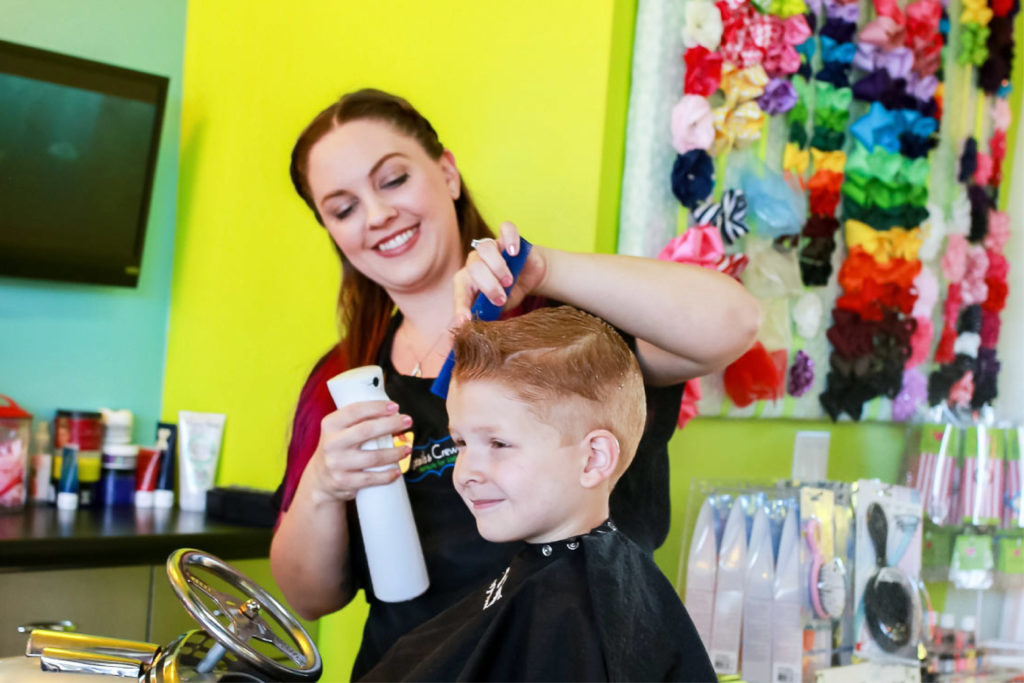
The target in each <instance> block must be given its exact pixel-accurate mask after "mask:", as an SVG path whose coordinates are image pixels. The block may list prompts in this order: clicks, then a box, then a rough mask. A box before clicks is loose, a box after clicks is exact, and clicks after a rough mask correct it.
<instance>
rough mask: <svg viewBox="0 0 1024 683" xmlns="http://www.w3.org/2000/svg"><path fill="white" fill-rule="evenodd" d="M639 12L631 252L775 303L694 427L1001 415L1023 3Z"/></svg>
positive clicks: (710, 4) (625, 246)
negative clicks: (724, 421) (724, 280)
mask: <svg viewBox="0 0 1024 683" xmlns="http://www.w3.org/2000/svg"><path fill="white" fill-rule="evenodd" d="M638 10H639V11H638V15H637V32H636V40H635V47H634V66H633V86H632V93H631V100H630V112H629V122H628V129H627V151H626V171H625V176H624V184H623V202H622V209H621V211H622V213H621V223H620V224H621V225H622V232H621V236H620V244H619V250H620V251H621V252H624V253H636V254H647V255H654V254H657V255H658V256H659V257H660V258H664V259H670V260H675V261H683V262H689V263H695V264H698V265H701V266H703V267H708V268H716V269H718V270H721V271H723V272H725V273H727V274H729V275H732V276H733V277H736V278H737V279H738V280H740V281H741V282H743V284H744V285H745V286H746V287H747V288H748V290H749V291H751V292H752V293H753V294H754V295H755V296H757V297H758V299H759V300H760V301H761V304H762V310H763V324H762V328H761V331H760V333H759V336H758V340H757V342H756V343H755V345H754V346H753V348H751V349H750V350H749V351H748V352H747V353H746V354H745V355H744V356H743V357H741V358H740V359H739V360H737V361H736V362H734V363H733V364H732V365H730V366H729V367H728V368H726V369H725V370H724V372H722V373H720V374H719V375H714V376H710V377H706V378H703V379H702V380H701V383H700V386H699V387H698V386H696V383H691V385H690V386H689V387H688V391H687V403H688V405H687V406H685V407H684V413H683V414H682V415H681V422H682V421H685V419H687V418H688V417H689V416H692V415H693V414H698V413H699V414H702V415H720V416H736V417H743V416H759V417H805V418H818V417H822V416H825V415H827V416H828V417H830V418H831V419H833V420H837V419H846V418H849V419H854V420H860V419H878V420H896V421H903V420H907V419H909V418H911V417H912V416H913V415H914V414H915V413H916V412H917V411H919V410H921V409H923V408H925V407H927V406H929V405H937V404H940V403H945V404H947V405H948V406H949V407H951V408H961V409H967V410H970V409H977V408H980V407H982V406H987V405H992V404H993V402H994V401H995V400H996V398H997V396H998V393H999V391H998V387H999V371H1000V359H999V357H998V353H997V348H998V341H999V338H1000V328H1001V324H1000V323H1001V315H1002V312H1003V310H1004V308H1005V306H1006V300H1007V295H1008V289H1009V288H1008V285H1007V276H1008V272H1009V268H1010V264H1009V261H1008V259H1007V257H1006V254H1005V253H1004V250H1005V247H1006V245H1007V241H1008V238H1009V235H1010V225H1011V220H1010V218H1011V217H1010V214H1008V213H1007V211H1006V208H1007V196H1006V195H1007V183H1006V182H1005V178H1006V176H1007V175H1008V174H1007V173H1005V172H1004V165H1006V166H1008V162H1007V146H1008V137H1007V136H1008V133H1009V132H1010V130H1011V126H1013V125H1015V122H1014V119H1015V118H1016V117H1015V114H1016V113H1017V112H1016V109H1018V108H1019V106H1020V94H1021V93H1020V92H1019V91H1020V90H1021V89H1022V88H1024V84H1016V85H1017V86H1018V87H1017V88H1013V87H1012V85H1013V84H1012V78H1011V76H1012V73H1013V71H1012V69H1013V59H1014V53H1015V42H1014V39H1015V36H1014V24H1015V20H1016V19H1017V15H1018V13H1019V0H948V2H943V1H942V0H912V1H911V2H909V3H905V2H897V0H863V1H860V2H858V0H853V2H848V1H843V0H718V1H717V2H715V1H714V0H686V1H685V2H683V3H676V2H672V0H641V1H640V4H639V8H638ZM1011 103H1012V106H1011ZM1011 137H1012V135H1011ZM1012 210H1013V209H1011V211H1012ZM1016 210H1017V211H1021V212H1024V203H1021V202H1017V209H1016ZM632 226H643V227H642V228H634V227H632ZM1021 341H1024V340H1021Z"/></svg>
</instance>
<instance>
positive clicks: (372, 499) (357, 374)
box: [327, 365, 430, 602]
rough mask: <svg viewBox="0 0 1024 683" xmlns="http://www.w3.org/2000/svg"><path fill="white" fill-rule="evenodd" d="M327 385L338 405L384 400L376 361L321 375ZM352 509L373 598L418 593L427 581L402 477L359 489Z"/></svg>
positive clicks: (383, 442) (398, 598) (372, 446)
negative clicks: (385, 483) (324, 375)
mask: <svg viewBox="0 0 1024 683" xmlns="http://www.w3.org/2000/svg"><path fill="white" fill-rule="evenodd" d="M327 390H328V391H329V392H330V393H331V398H333V399H334V403H335V405H337V406H338V407H339V408H342V407H344V406H346V405H348V404H350V403H358V402H361V401H386V400H388V395H387V393H386V392H385V391H384V374H383V371H382V370H381V369H380V368H379V367H378V366H376V365H366V366H363V367H361V368H353V369H352V370H348V371H346V372H343V373H341V374H340V375H337V376H335V377H332V378H331V379H329V380H327ZM393 445H394V439H393V438H392V437H390V436H382V437H379V438H377V439H372V440H371V441H367V442H366V443H364V444H363V445H362V446H361V448H362V450H364V451H368V450H377V449H379V448H392V447H393ZM381 469H387V468H381ZM356 509H357V510H358V512H359V527H360V529H361V531H362V535H363V546H364V547H365V549H366V561H367V564H368V565H369V568H370V581H371V583H372V584H373V592H374V594H375V595H376V596H377V598H378V599H380V600H383V601H384V602H402V601H404V600H411V599H413V598H415V597H416V596H418V595H421V594H422V593H423V592H424V591H425V590H427V587H428V586H430V579H429V577H428V576H427V564H426V561H425V560H424V559H423V549H422V547H421V546H420V537H419V534H418V533H417V531H416V521H415V520H414V519H413V516H412V507H411V506H410V505H409V493H408V491H406V489H405V480H404V479H403V478H402V477H399V478H398V479H396V480H395V481H393V482H391V483H390V484H387V485H385V486H368V487H366V488H363V489H360V490H359V492H358V493H357V494H356Z"/></svg>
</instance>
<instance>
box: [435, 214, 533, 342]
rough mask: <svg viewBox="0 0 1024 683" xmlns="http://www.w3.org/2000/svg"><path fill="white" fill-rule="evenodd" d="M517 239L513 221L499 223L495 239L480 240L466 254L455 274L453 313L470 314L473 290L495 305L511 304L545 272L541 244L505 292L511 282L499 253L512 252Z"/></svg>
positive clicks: (515, 250)
mask: <svg viewBox="0 0 1024 683" xmlns="http://www.w3.org/2000/svg"><path fill="white" fill-rule="evenodd" d="M520 246H521V242H520V239H519V229H518V228H517V227H516V226H515V224H513V223H509V222H505V223H502V224H501V228H500V230H499V232H498V239H496V240H494V239H486V240H481V241H480V242H479V243H478V244H477V246H476V248H475V249H474V250H473V251H472V252H470V254H469V256H468V257H467V258H466V263H465V265H464V266H463V267H462V268H461V269H460V270H459V271H458V272H457V273H456V274H455V316H456V320H458V321H460V322H462V321H467V320H470V319H471V318H472V313H470V310H471V308H472V306H473V301H474V300H475V299H476V296H477V294H483V295H484V296H486V297H487V299H488V300H489V301H490V302H491V303H492V304H494V305H495V306H503V307H508V308H514V307H515V306H518V305H519V303H520V302H521V301H522V300H523V298H524V297H525V296H526V295H527V294H529V293H530V292H532V291H533V290H535V289H536V288H537V287H538V286H539V285H540V283H541V282H543V281H544V276H545V274H546V273H547V262H546V260H545V258H544V253H543V248H536V247H535V248H533V249H531V251H530V255H529V256H528V257H527V259H526V263H525V264H524V265H523V270H522V271H521V272H520V273H519V278H518V279H516V280H515V284H514V286H513V287H512V290H511V291H510V292H509V293H508V296H506V295H505V287H508V286H509V285H511V284H513V283H512V272H511V271H510V270H509V268H508V265H506V264H505V259H504V258H503V256H502V254H503V253H508V254H511V255H513V256H514V255H515V254H517V253H518V252H519V249H520Z"/></svg>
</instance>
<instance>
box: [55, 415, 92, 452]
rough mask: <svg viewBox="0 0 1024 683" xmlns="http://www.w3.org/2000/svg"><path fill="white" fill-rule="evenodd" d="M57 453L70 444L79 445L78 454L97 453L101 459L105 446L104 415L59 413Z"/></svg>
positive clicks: (57, 421) (56, 441)
mask: <svg viewBox="0 0 1024 683" xmlns="http://www.w3.org/2000/svg"><path fill="white" fill-rule="evenodd" d="M56 426H57V438H56V440H55V441H54V446H55V447H56V449H57V452H58V453H59V452H60V449H62V448H64V446H67V445H68V444H71V443H74V444H78V452H79V454H82V453H83V452H89V451H95V452H96V456H97V457H99V453H100V449H101V447H102V445H103V415H101V414H100V413H94V412H89V411H82V410H58V411H57V420H56Z"/></svg>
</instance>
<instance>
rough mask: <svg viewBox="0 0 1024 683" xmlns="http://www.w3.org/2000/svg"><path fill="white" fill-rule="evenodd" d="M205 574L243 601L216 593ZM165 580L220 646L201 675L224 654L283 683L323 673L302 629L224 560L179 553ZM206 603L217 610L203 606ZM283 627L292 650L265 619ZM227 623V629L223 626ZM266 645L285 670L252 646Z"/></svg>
mask: <svg viewBox="0 0 1024 683" xmlns="http://www.w3.org/2000/svg"><path fill="white" fill-rule="evenodd" d="M196 568H202V569H203V570H205V571H207V572H209V573H210V574H212V575H213V576H216V577H217V578H219V579H221V580H222V581H224V582H225V583H227V584H228V586H229V587H230V588H232V589H235V590H237V591H238V592H239V593H241V598H239V597H237V596H235V595H232V594H230V593H226V592H224V591H220V590H217V589H216V588H214V587H213V586H211V585H210V584H209V583H208V582H207V581H204V580H203V579H202V578H200V577H199V576H197V575H196V573H195V572H194V571H193V570H194V569H196ZM167 577H168V579H170V582H171V588H172V589H174V592H175V594H176V595H177V596H178V599H179V600H181V602H182V603H183V604H184V605H185V609H186V611H188V613H189V614H190V615H191V616H192V618H193V619H195V620H196V621H197V622H199V624H200V625H201V626H202V627H203V629H204V630H205V631H206V632H207V633H208V634H209V635H210V636H212V637H213V639H214V640H216V641H217V645H215V646H214V647H213V648H211V650H210V652H209V654H208V655H207V656H206V658H205V659H204V660H203V661H202V663H201V664H200V665H199V671H200V673H207V672H210V671H212V670H213V668H214V666H216V664H217V662H218V661H220V659H221V657H223V656H224V654H225V652H227V651H231V652H232V653H234V654H235V655H236V656H237V657H238V658H239V659H241V660H243V661H244V662H246V663H247V664H249V665H250V666H252V667H253V668H254V669H256V670H257V671H260V672H262V673H263V674H266V675H267V676H270V677H272V678H273V680H279V681H315V680H317V679H318V678H320V673H321V670H322V668H323V665H322V662H321V660H320V653H319V652H318V651H317V649H316V645H314V644H313V640H312V638H310V636H309V634H308V633H306V630H305V629H304V628H302V624H300V623H299V622H298V620H297V619H296V618H295V617H293V616H292V614H291V613H290V612H289V611H288V610H287V609H286V608H285V607H284V606H283V605H281V603H280V602H278V601H277V600H275V599H274V597H273V596H271V595H270V594H269V593H267V591H266V590H264V589H263V588H262V587H261V586H260V585H259V584H257V583H256V582H255V581H253V580H252V579H250V578H249V577H247V576H245V575H244V574H242V573H241V572H240V571H238V570H237V569H235V568H234V567H232V566H231V565H229V564H227V563H226V562H224V561H223V560H221V559H219V558H217V557H214V556H213V555H210V554H209V553H205V552H203V551H202V550H193V549H190V548H181V549H179V550H175V551H174V552H173V553H171V556H170V557H168V558H167ZM201 597H206V598H208V599H209V600H211V601H213V602H214V603H215V604H216V605H217V609H216V610H211V609H210V607H209V606H208V605H207V604H206V603H205V602H203V601H202V599H201ZM266 615H269V616H270V617H272V619H273V621H275V622H277V624H278V625H280V626H281V627H283V630H284V632H285V634H286V635H287V636H288V638H289V639H290V640H291V641H292V643H294V646H293V645H292V644H290V643H288V642H286V641H285V640H284V639H282V638H281V637H279V636H278V634H277V633H276V632H275V631H274V630H273V629H272V628H271V627H270V624H269V623H268V622H267V620H266V619H265V618H264V617H265V616H266ZM225 622H226V623H225ZM253 638H255V639H256V640H260V641H262V642H264V643H268V644H269V645H271V646H272V647H273V648H275V649H276V650H277V651H278V652H280V653H281V654H283V655H284V656H285V657H286V658H287V660H288V662H290V664H282V663H281V662H278V661H277V660H275V659H274V658H272V657H270V656H268V655H266V654H264V653H262V652H260V651H259V650H257V649H255V648H254V647H253V646H252V645H251V644H250V642H249V641H250V640H251V639H253Z"/></svg>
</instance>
